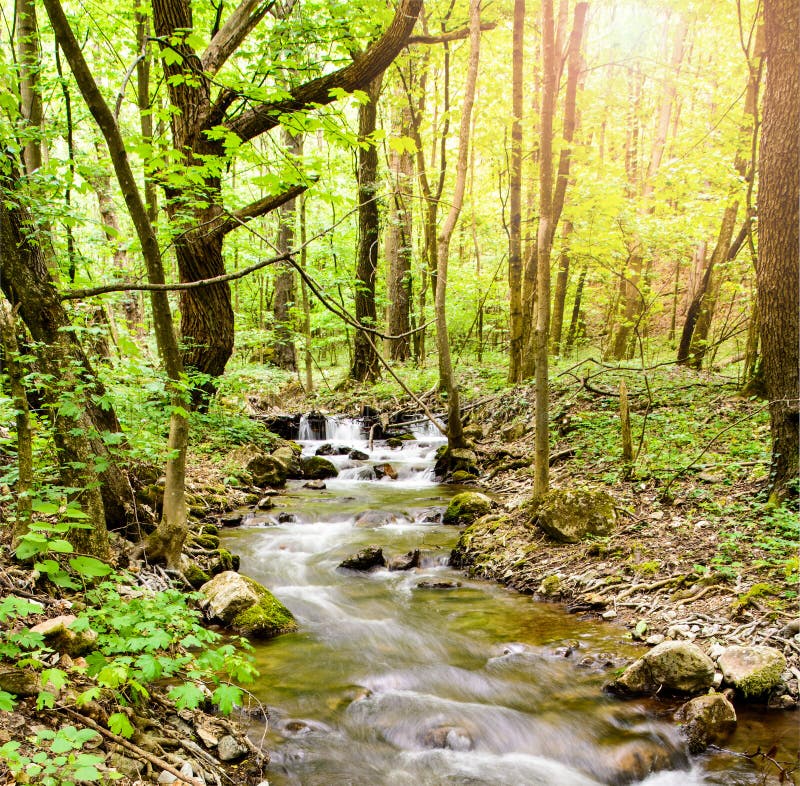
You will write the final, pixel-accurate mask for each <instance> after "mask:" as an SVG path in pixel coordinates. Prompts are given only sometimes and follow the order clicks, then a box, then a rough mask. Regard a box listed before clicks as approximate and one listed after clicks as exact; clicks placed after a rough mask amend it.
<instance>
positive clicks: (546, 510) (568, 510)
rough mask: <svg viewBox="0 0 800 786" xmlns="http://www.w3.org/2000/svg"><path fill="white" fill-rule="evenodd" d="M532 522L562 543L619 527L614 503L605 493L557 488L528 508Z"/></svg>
mask: <svg viewBox="0 0 800 786" xmlns="http://www.w3.org/2000/svg"><path fill="white" fill-rule="evenodd" d="M527 512H528V514H529V515H530V517H531V522H532V523H533V524H536V526H538V527H539V528H540V529H541V530H543V531H544V532H545V533H546V534H547V535H549V536H550V537H551V538H553V540H556V541H558V542H559V543H580V541H582V540H584V539H585V538H587V537H590V536H603V535H609V534H610V533H611V532H612V531H613V529H614V526H615V524H616V521H617V513H616V509H615V507H614V500H613V499H612V498H611V497H610V496H609V495H608V494H606V493H605V492H603V491H590V490H587V489H554V490H552V491H549V492H547V493H546V494H543V495H541V496H539V497H534V498H533V499H532V500H531V501H530V502H529V503H528V505H527Z"/></svg>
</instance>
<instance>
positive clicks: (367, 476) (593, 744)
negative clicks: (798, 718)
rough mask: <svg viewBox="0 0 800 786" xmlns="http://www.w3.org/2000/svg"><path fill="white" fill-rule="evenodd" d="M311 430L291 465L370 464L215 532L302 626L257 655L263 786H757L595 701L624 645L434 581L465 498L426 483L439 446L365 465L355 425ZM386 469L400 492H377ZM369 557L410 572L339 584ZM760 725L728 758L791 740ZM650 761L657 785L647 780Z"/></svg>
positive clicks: (629, 705)
mask: <svg viewBox="0 0 800 786" xmlns="http://www.w3.org/2000/svg"><path fill="white" fill-rule="evenodd" d="M325 430H326V434H324V435H323V434H322V433H321V431H322V429H321V428H320V427H319V425H317V426H316V427H315V428H311V427H310V426H309V425H308V424H307V423H301V430H300V438H301V442H302V444H303V447H304V453H306V454H308V455H310V454H313V453H314V452H315V451H316V449H317V448H318V447H320V446H321V445H322V444H323V442H328V443H331V444H333V445H334V446H346V447H348V448H357V449H359V450H361V451H363V452H364V453H365V454H367V455H368V458H367V459H362V460H353V459H350V458H348V456H346V455H339V456H329V458H330V459H331V460H332V461H334V462H335V463H336V464H337V465H338V467H339V470H340V474H339V476H338V478H335V479H331V480H328V481H327V488H326V489H324V490H312V489H308V488H304V487H302V484H301V482H299V481H298V482H294V483H293V484H291V485H290V487H289V489H288V491H287V494H286V496H282V497H280V498H279V504H280V505H281V507H280V508H276V509H275V510H273V511H270V512H269V513H268V514H261V513H259V514H257V515H253V516H251V517H249V518H248V519H247V520H246V521H245V523H244V526H243V527H242V528H240V529H237V530H234V531H231V532H229V533H227V534H226V541H227V545H228V547H230V548H231V549H233V550H235V551H236V552H238V553H239V554H241V556H242V565H241V569H242V572H243V573H245V574H248V575H250V576H253V577H254V578H256V579H257V580H259V581H261V582H262V583H264V584H265V585H266V586H268V587H269V588H270V589H271V590H272V591H273V592H274V593H275V594H276V595H277V596H278V597H279V598H280V599H281V600H282V601H283V602H284V603H285V604H286V605H287V606H288V607H289V608H290V609H291V610H292V611H293V612H294V614H295V616H296V617H297V620H298V623H299V632H298V633H295V634H290V635H287V636H282V637H280V638H278V639H275V640H272V641H269V642H265V643H261V644H257V645H256V659H257V665H258V667H259V669H260V671H261V674H262V681H261V682H260V684H259V685H258V686H257V687H256V688H255V689H254V690H253V692H254V694H255V695H256V696H257V697H258V698H259V699H260V700H261V701H263V702H264V704H265V705H267V706H268V708H269V714H270V724H269V732H268V734H267V738H266V740H265V742H266V745H267V747H268V748H269V750H270V751H271V756H272V761H271V764H270V765H269V771H268V777H269V781H270V783H271V784H272V785H273V786H290V785H291V786H294V785H295V784H298V785H299V784H302V785H303V786H339V785H340V784H341V785H344V784H350V785H352V786H384V785H386V786H406V785H408V786H439V785H440V784H464V785H465V786H466V785H469V786H478V785H479V784H480V785H481V786H538V785H541V786H551V785H552V786H589V785H590V784H612V783H643V784H647V786H693V785H694V784H697V785H698V786H699V785H700V784H720V785H722V784H725V785H726V786H727V785H729V784H734V785H738V784H741V786H745V784H747V785H749V784H756V783H763V782H764V781H763V779H762V776H761V775H760V774H759V773H758V772H757V771H756V769H755V768H754V767H753V765H752V764H751V763H750V761H748V760H747V759H743V758H741V757H734V756H730V755H722V754H715V755H712V754H706V755H704V756H702V757H699V758H695V759H690V758H688V757H687V755H686V754H685V752H684V746H683V745H682V743H681V740H680V738H679V736H678V734H677V732H676V730H675V726H674V724H673V723H672V722H671V720H670V719H669V717H668V715H669V712H668V711H669V710H671V707H667V706H665V705H664V704H660V705H658V704H656V703H654V702H647V701H639V702H637V701H632V702H623V701H620V700H618V699H614V698H611V697H608V696H606V695H604V694H603V692H602V685H603V683H604V682H606V681H608V679H609V665H608V664H609V663H618V661H619V659H620V658H622V657H626V656H631V655H633V654H634V653H635V652H636V650H634V649H632V648H631V647H630V645H626V644H624V643H623V635H624V632H623V631H621V630H620V629H618V628H614V627H613V626H611V625H608V624H599V623H597V622H594V621H586V620H581V619H580V618H577V617H575V616H572V615H569V614H567V613H566V612H565V611H564V610H563V609H562V608H561V607H559V606H557V605H553V604H540V603H535V602H533V601H531V600H530V599H529V598H526V597H523V596H521V595H518V594H515V593H512V592H510V591H508V590H505V589H503V588H501V587H499V586H496V585H494V584H492V583H488V582H481V581H474V580H469V579H465V578H464V577H463V576H461V575H460V574H458V573H457V572H456V571H453V570H451V569H450V568H448V567H447V559H448V556H449V550H450V548H451V547H452V546H453V544H454V542H455V540H456V538H457V534H458V533H457V531H456V530H455V529H454V528H453V527H447V526H443V525H441V524H440V523H438V517H439V514H440V513H441V511H442V510H443V507H444V505H446V502H447V498H448V497H450V496H452V495H453V494H454V493H457V492H458V491H459V490H461V489H457V488H453V487H447V486H441V485H437V484H436V483H435V481H434V479H433V476H432V471H431V467H432V464H433V458H434V453H435V450H436V448H437V447H438V446H439V445H440V444H441V442H442V441H441V439H440V438H439V437H438V434H437V432H435V431H430V430H423V429H420V430H418V431H417V433H416V436H417V439H416V440H415V441H409V442H406V443H404V444H403V447H402V448H400V449H394V450H391V449H389V448H388V447H387V446H386V445H385V443H378V442H376V443H375V444H374V445H373V446H372V449H371V450H370V444H369V442H368V440H367V439H366V435H365V434H364V433H363V432H362V431H361V429H360V426H359V424H358V423H357V422H355V421H347V420H341V421H337V420H334V419H328V421H327V424H326V428H325ZM322 436H324V437H325V439H324V440H322V439H320V437H322ZM384 462H388V463H390V464H391V465H392V467H393V468H394V469H395V470H396V473H397V478H396V479H394V480H393V479H390V478H389V477H388V476H386V477H384V478H383V479H381V480H376V479H375V473H374V471H373V466H374V465H376V464H382V463H384ZM365 512H366V513H367V515H366V516H364V514H365ZM359 519H361V520H359ZM370 544H374V545H379V546H381V547H382V548H383V551H384V554H385V555H386V556H387V558H389V557H391V556H397V555H402V554H404V553H406V552H408V551H410V550H412V549H417V548H419V549H421V566H420V567H419V568H417V569H415V570H411V571H389V570H387V569H378V570H375V571H373V572H370V573H356V572H352V571H346V570H342V569H339V568H337V566H338V564H339V563H340V562H341V561H342V559H344V558H345V557H346V556H348V555H350V554H352V553H353V552H356V551H358V550H359V549H360V548H363V547H364V546H366V545H370ZM426 582H427V583H428V584H429V585H430V583H440V584H445V585H447V583H448V582H450V583H451V584H450V585H448V586H447V587H446V588H445V587H431V586H426ZM455 582H458V583H459V585H458V586H455V585H454V583H455ZM774 717H775V716H774V715H771V716H770V718H771V720H770V722H769V725H766V724H765V720H764V718H762V717H760V716H759V715H758V714H757V713H754V714H751V715H749V716H744V717H740V724H739V731H738V732H737V737H736V738H734V740H733V741H732V743H731V744H732V746H733V747H737V746H738V748H739V750H744V749H745V748H747V749H748V750H751V751H752V750H754V749H755V747H756V745H757V744H762V745H763V746H764V747H765V748H766V747H769V746H770V745H771V744H772V742H773V741H774V740H775V739H776V738H778V737H783V738H784V739H785V738H786V737H789V738H790V739H793V736H794V734H795V733H796V728H795V727H794V720H793V719H791V718H789V717H788V715H787V716H780V717H779V718H778V720H774ZM781 718H783V719H781ZM253 733H254V735H257V734H258V730H257V729H254V732H253ZM254 739H257V736H254ZM649 761H657V762H659V767H660V768H661V769H660V771H659V772H657V773H655V774H651V775H649V776H648V775H646V774H645V773H646V772H647V771H648V770H649V766H647V764H646V762H649ZM637 762H638V763H637Z"/></svg>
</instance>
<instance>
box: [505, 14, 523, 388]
mask: <svg viewBox="0 0 800 786" xmlns="http://www.w3.org/2000/svg"><path fill="white" fill-rule="evenodd" d="M524 27H525V0H514V26H513V31H512V41H513V44H512V53H511V162H510V167H509V176H508V215H509V222H508V232H509V234H508V288H509V291H510V306H509V332H510V342H509V348H508V381H509V382H521V381H522V379H521V375H522V350H523V324H522V111H523V95H522V90H523V80H522V74H523V65H524V62H523V61H524V46H523V44H524Z"/></svg>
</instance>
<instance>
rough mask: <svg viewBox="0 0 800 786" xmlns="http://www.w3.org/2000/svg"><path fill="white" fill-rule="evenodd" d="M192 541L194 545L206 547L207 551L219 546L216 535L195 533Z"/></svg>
mask: <svg viewBox="0 0 800 786" xmlns="http://www.w3.org/2000/svg"><path fill="white" fill-rule="evenodd" d="M192 542H193V544H194V545H195V546H199V547H200V548H201V549H208V550H209V551H211V550H213V549H218V548H219V536H218V535H195V536H194V537H193V538H192Z"/></svg>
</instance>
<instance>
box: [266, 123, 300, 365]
mask: <svg viewBox="0 0 800 786" xmlns="http://www.w3.org/2000/svg"><path fill="white" fill-rule="evenodd" d="M283 141H284V144H285V145H286V146H287V148H288V152H289V154H290V155H291V157H292V158H295V159H296V158H297V157H299V156H300V155H302V153H303V138H302V136H301V135H299V134H293V133H291V132H290V131H288V130H286V129H284V130H283ZM295 205H296V200H295V199H290V200H289V201H288V202H285V203H284V204H283V205H281V207H280V208H278V243H277V251H278V253H279V254H288V253H289V252H290V251H292V250H293V248H294V235H295V229H294V227H295V223H296V221H297V210H296V208H295ZM277 271H278V272H277V275H276V276H275V295H274V300H273V310H272V313H273V317H274V320H275V345H274V355H273V359H274V362H275V365H276V366H278V367H279V368H283V369H286V370H287V371H295V370H296V369H297V358H296V352H295V346H294V332H295V324H294V322H295V320H294V317H293V315H292V309H293V308H294V307H295V301H296V300H297V292H296V289H297V288H296V285H295V280H294V268H293V267H292V266H291V265H290V264H289V263H288V262H281V263H279V264H278V266H277Z"/></svg>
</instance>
